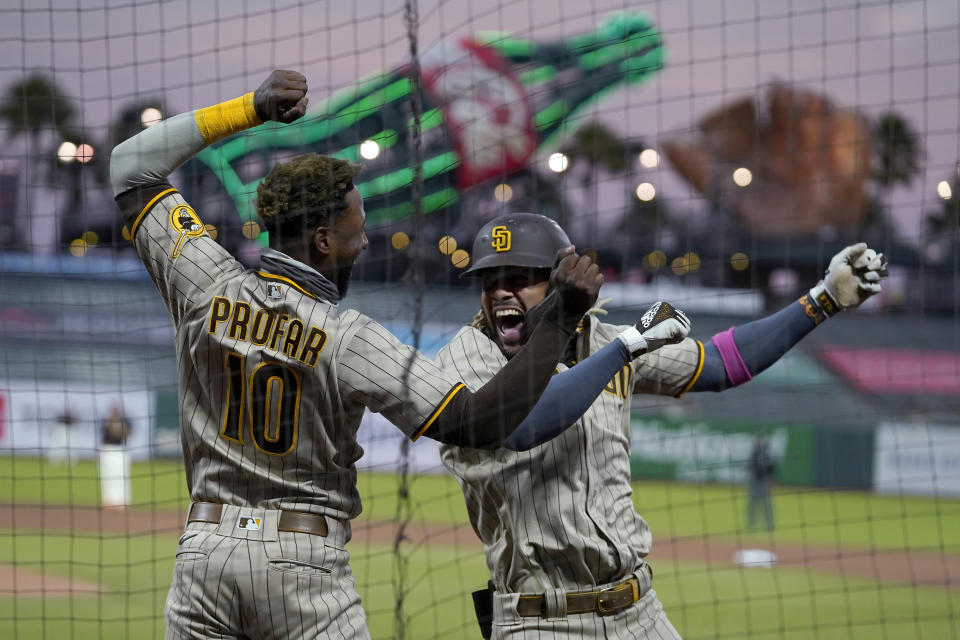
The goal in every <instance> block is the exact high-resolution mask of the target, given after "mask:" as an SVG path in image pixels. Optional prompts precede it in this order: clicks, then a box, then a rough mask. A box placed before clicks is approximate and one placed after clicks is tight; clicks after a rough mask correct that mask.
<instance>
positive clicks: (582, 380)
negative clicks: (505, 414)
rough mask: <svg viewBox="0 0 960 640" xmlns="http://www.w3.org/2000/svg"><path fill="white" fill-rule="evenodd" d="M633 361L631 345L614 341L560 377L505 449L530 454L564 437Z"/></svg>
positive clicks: (513, 434)
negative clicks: (545, 444) (622, 369)
mask: <svg viewBox="0 0 960 640" xmlns="http://www.w3.org/2000/svg"><path fill="white" fill-rule="evenodd" d="M629 362H630V352H629V351H627V346H626V345H625V344H623V342H622V341H620V340H619V339H614V340H611V341H610V343H609V344H607V345H606V346H605V347H603V348H602V349H600V351H597V352H596V353H594V354H593V355H591V356H590V357H589V358H585V359H584V360H583V361H582V362H579V363H577V365H576V366H574V367H571V368H569V369H567V370H566V371H564V372H563V373H558V374H556V375H555V376H553V377H552V378H551V379H550V382H549V384H547V388H546V390H544V392H543V395H541V396H540V399H539V400H538V401H537V404H536V405H534V407H533V409H531V410H530V413H529V414H527V417H526V418H524V419H523V422H521V423H520V426H518V427H517V429H516V431H514V432H513V433H512V434H511V435H510V437H509V438H507V440H506V442H504V444H503V446H504V447H506V448H507V449H512V450H514V451H526V450H528V449H532V448H533V447H535V446H537V445H538V444H542V443H544V442H547V441H548V440H551V439H553V438H554V437H556V436H558V435H560V433H562V432H563V431H564V430H565V429H567V428H568V427H570V426H571V425H572V424H574V423H575V422H576V421H577V420H579V419H580V416H582V415H583V414H584V412H585V411H586V410H587V409H589V408H590V405H591V404H593V401H594V400H596V399H597V396H598V395H600V393H601V392H602V391H603V388H604V387H606V386H607V383H608V382H610V379H611V378H613V376H614V375H616V373H617V371H619V370H620V369H621V368H622V367H623V366H624V365H626V364H629Z"/></svg>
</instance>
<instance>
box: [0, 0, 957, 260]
mask: <svg viewBox="0 0 960 640" xmlns="http://www.w3.org/2000/svg"><path fill="white" fill-rule="evenodd" d="M20 2H21V4H22V5H23V6H29V7H32V6H34V5H35V3H30V2H27V1H26V0H20ZM11 4H12V3H9V2H8V3H5V5H6V6H10V5H11ZM44 4H49V7H43V8H38V9H29V10H20V9H16V8H13V9H7V8H2V9H0V61H2V63H0V87H2V86H6V85H8V84H10V83H11V82H13V81H15V80H16V79H17V78H18V77H19V76H20V75H22V74H23V73H24V72H25V71H31V70H49V69H52V70H53V73H54V74H55V77H56V79H57V81H58V82H59V83H60V84H61V85H62V86H63V87H64V88H65V89H66V90H67V91H68V92H69V93H70V94H71V95H72V96H73V97H74V98H76V99H77V101H78V106H79V107H80V111H81V113H82V124H83V126H84V127H86V128H87V129H91V130H94V131H96V132H97V133H102V132H103V128H104V127H105V125H106V123H107V122H108V121H109V119H110V118H111V117H112V116H113V115H114V114H115V113H117V112H118V111H119V110H120V109H121V108H122V107H123V105H124V104H126V103H127V102H129V101H130V100H131V99H134V98H137V97H148V96H153V95H157V94H160V93H165V94H166V96H167V99H168V103H169V104H170V105H171V107H173V108H174V109H175V110H186V109H188V108H192V107H196V106H202V105H206V104H210V103H212V102H215V101H218V100H221V99H226V98H229V97H233V96H235V95H239V94H241V93H243V92H245V91H248V90H250V89H252V88H254V87H255V86H256V85H257V84H258V83H259V81H260V80H261V79H262V78H263V77H264V75H265V72H266V71H268V70H269V69H271V68H275V67H287V68H295V69H299V70H302V71H303V72H304V73H305V74H306V75H307V77H308V79H309V81H310V85H311V94H310V95H311V97H312V98H313V99H314V101H315V102H318V101H319V100H321V99H322V98H323V97H324V96H325V95H327V94H329V92H330V91H332V90H335V89H338V88H341V87H344V86H347V85H349V84H350V83H351V82H353V81H354V79H355V78H358V77H360V76H363V75H365V74H368V73H371V72H373V71H376V70H377V69H381V68H385V67H394V66H396V65H397V64H398V63H399V62H401V61H403V60H405V59H406V56H407V46H408V45H407V40H406V36H405V30H404V21H403V3H402V2H401V1H400V0H381V1H372V0H363V1H358V2H353V3H348V2H342V1H323V2H313V3H304V4H305V6H301V5H300V3H297V2H291V1H288V0H275V1H274V2H273V3H271V4H270V5H267V3H250V2H247V3H240V2H235V1H229V0H221V1H219V2H215V1H211V2H187V1H186V0H174V1H171V2H163V3H160V2H138V3H137V6H136V8H134V7H131V6H130V2H129V0H122V1H118V2H114V1H113V0H106V1H102V2H99V3H92V2H87V3H82V4H84V5H85V8H84V9H83V10H80V11H78V10H77V6H78V3H77V2H76V1H75V0H51V1H50V2H49V3H44ZM824 5H826V7H827V8H824ZM244 6H246V7H247V8H248V12H247V14H246V15H244V11H243V7H244ZM268 6H269V7H272V8H270V9H261V7H268ZM50 7H52V8H50ZM625 9H629V10H631V11H635V10H642V11H645V12H647V13H649V14H650V15H651V16H652V17H653V19H654V21H655V22H656V23H657V24H658V25H659V26H660V28H661V29H662V31H663V33H664V41H665V46H666V51H667V68H665V69H664V70H663V71H662V72H661V73H660V74H659V76H658V77H656V78H655V79H653V80H652V81H650V82H648V83H647V84H645V85H643V86H640V87H632V88H627V89H625V90H621V91H618V92H617V93H615V94H613V95H612V96H610V97H608V98H607V99H606V100H604V101H603V102H602V103H601V105H600V107H599V108H598V112H597V115H598V116H599V117H600V118H602V119H604V120H605V121H607V122H609V123H613V124H615V125H616V127H617V128H618V130H620V131H621V132H622V133H624V134H626V135H630V136H640V137H642V138H643V139H644V140H646V141H648V142H649V143H654V144H656V143H657V142H658V140H660V139H661V138H662V137H664V136H666V135H668V134H670V133H673V132H677V131H684V130H689V129H690V127H691V126H692V124H693V123H694V122H695V121H696V119H697V118H699V117H701V116H703V115H704V114H705V113H707V112H708V111H709V110H711V109H713V108H715V107H717V106H719V105H720V104H722V103H723V102H724V101H725V100H728V99H730V98H733V97H737V96H741V95H743V94H751V93H758V94H759V93H760V90H762V88H763V87H764V86H765V85H766V83H768V82H770V81H772V80H774V79H779V80H784V81H788V82H793V83H797V84H799V85H802V86H804V87H806V88H809V89H813V90H816V91H821V92H825V93H827V94H829V95H830V96H832V97H833V98H834V99H835V100H836V101H837V102H838V103H839V104H841V105H846V106H854V107H858V108H860V109H861V110H862V111H864V112H865V113H866V114H868V115H871V114H876V113H879V112H882V111H885V110H889V109H894V110H897V111H899V112H901V113H902V114H904V115H905V116H906V117H907V118H908V119H909V120H910V122H911V123H912V124H913V125H914V126H915V127H916V128H917V130H918V131H919V133H920V135H921V138H922V144H923V146H924V148H925V149H926V157H925V162H924V164H923V170H922V173H921V175H920V176H919V177H918V178H917V179H916V181H915V183H914V185H913V187H912V188H910V189H900V190H898V191H897V192H896V193H895V194H894V197H893V201H892V202H893V205H894V207H895V210H896V212H897V213H896V220H897V224H898V226H899V229H900V231H901V233H903V234H904V236H905V237H906V238H907V240H908V241H910V240H915V239H916V238H917V236H918V235H919V234H920V232H921V228H920V213H921V212H923V211H925V210H929V209H932V208H933V207H935V206H937V205H938V202H939V201H938V196H937V194H936V185H937V183H938V182H939V181H940V180H951V179H952V178H953V177H954V176H955V175H956V170H957V168H956V163H957V159H958V152H957V150H958V148H960V118H958V114H960V15H958V11H960V10H958V3H957V2H956V0H926V1H916V2H911V1H903V2H896V3H888V2H872V1H865V0H861V1H853V0H830V1H828V2H823V1H822V0H817V1H813V0H794V1H792V2H791V1H787V0H764V1H763V2H756V1H755V0H724V1H719V0H718V1H712V0H710V1H707V0H692V1H690V2H679V1H677V0H670V1H663V2H623V1H622V0H621V1H619V2H617V1H613V0H609V1H607V0H562V1H557V0H522V1H516V2H510V1H508V0H470V1H463V0H445V1H441V0H423V1H421V2H420V13H421V18H422V26H421V29H420V33H419V39H420V43H421V47H429V46H430V44H431V43H434V42H436V41H437V40H438V39H439V38H441V37H442V36H449V35H457V34H466V33H470V32H474V31H479V30H503V31H511V32H513V33H516V34H519V35H522V36H524V37H530V38H544V39H546V38H556V37H566V36H570V35H574V34H577V33H582V32H584V31H587V30H590V29H592V28H593V26H594V25H595V24H596V23H598V22H599V21H601V20H602V18H603V16H604V15H605V14H607V13H608V12H609V11H615V10H625ZM11 153H15V152H12V151H11V149H8V150H7V151H6V152H5V153H4V154H0V155H6V156H7V157H9V156H10V155H11ZM648 175H649V180H650V181H651V182H653V183H654V184H655V185H657V187H658V193H659V195H660V196H662V197H665V198H670V199H672V200H673V201H674V203H675V205H676V206H677V207H678V208H686V209H697V208H699V206H700V201H699V196H696V195H695V194H694V193H692V192H691V190H690V189H689V188H687V187H686V186H685V185H684V184H682V183H681V182H680V181H679V180H678V179H677V178H676V177H675V176H674V174H673V171H672V170H671V169H670V168H669V167H667V166H665V165H661V167H660V168H658V169H656V170H653V171H651V172H649V174H648Z"/></svg>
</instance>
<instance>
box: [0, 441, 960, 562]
mask: <svg viewBox="0 0 960 640" xmlns="http://www.w3.org/2000/svg"><path fill="white" fill-rule="evenodd" d="M357 484H358V487H359V489H360V495H361V496H362V497H363V513H362V514H361V516H360V517H361V519H370V520H389V519H392V518H394V517H395V516H396V514H397V507H398V500H397V476H396V475H395V474H390V473H361V474H359V477H358V481H357ZM633 486H634V496H633V498H634V503H635V504H636V505H637V509H638V510H639V511H640V513H641V514H643V516H644V517H645V518H646V519H647V521H648V522H649V523H650V525H651V528H652V529H653V532H654V535H655V536H656V537H671V536H722V537H728V538H734V537H735V538H738V539H744V540H747V541H750V540H757V541H764V542H769V541H770V540H771V537H772V539H773V540H775V541H780V542H789V543H807V544H815V545H816V544H822V545H830V546H833V545H838V544H839V545H850V546H857V547H865V548H870V549H936V550H942V551H946V552H951V553H955V552H958V551H960V535H958V534H956V532H957V531H960V500H957V499H952V498H917V497H900V496H880V495H874V494H870V493H866V492H861V491H839V490H822V489H804V488H797V487H780V488H778V489H777V490H776V495H775V498H774V511H775V512H776V519H777V529H776V531H775V532H774V533H773V534H772V536H771V535H770V534H766V533H749V532H747V531H745V522H744V520H745V511H746V502H745V499H746V496H745V489H744V488H743V487H740V486H723V485H695V484H682V483H672V482H663V481H650V480H640V481H637V482H634V485H633ZM409 491H410V495H411V497H412V504H411V508H412V513H411V517H412V518H413V519H414V520H418V521H423V522H431V523H438V524H466V523H467V515H466V508H465V507H464V504H463V498H462V497H461V494H460V488H459V486H458V485H457V482H456V480H454V478H453V477H452V476H450V475H447V474H444V475H414V476H411V479H410V485H409ZM99 492H100V485H99V479H98V477H97V469H96V464H95V463H93V462H90V461H85V462H79V463H77V464H76V465H74V466H65V465H51V464H49V463H48V462H46V461H45V460H42V459H37V458H24V457H17V456H0V502H3V503H13V502H19V503H30V504H69V505H77V506H80V505H97V504H99V500H100V493H99ZM132 493H133V499H134V502H135V503H136V505H137V507H138V508H151V509H153V508H160V509H185V508H186V505H187V502H188V500H187V495H186V482H185V480H184V472H183V464H182V463H180V462H174V461H166V460H164V461H154V462H148V463H138V464H134V465H133V491H132Z"/></svg>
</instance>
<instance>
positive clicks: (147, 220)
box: [110, 71, 602, 638]
mask: <svg viewBox="0 0 960 640" xmlns="http://www.w3.org/2000/svg"><path fill="white" fill-rule="evenodd" d="M306 91H307V84H306V79H305V78H304V77H303V76H302V75H300V74H299V73H296V72H293V71H275V72H273V73H272V74H271V75H270V77H269V78H267V80H266V81H265V82H264V83H263V84H262V85H261V86H260V87H259V88H258V89H257V90H256V91H255V92H251V93H248V94H247V95H245V96H243V97H241V98H238V99H236V100H231V101H228V102H225V103H221V104H218V105H215V106H213V107H208V108H205V109H198V110H196V111H191V112H188V113H184V114H180V115H177V116H175V117H173V118H170V119H169V120H166V121H164V122H161V123H159V124H157V125H155V126H153V127H151V128H149V129H146V130H144V131H143V132H141V133H140V134H138V135H137V136H135V137H133V138H131V139H129V140H127V141H125V142H123V143H121V144H120V145H118V146H117V147H116V148H115V149H114V151H113V155H112V157H111V165H110V169H111V181H112V185H113V189H114V192H115V193H116V195H117V203H118V205H119V207H120V209H121V211H122V213H123V216H124V219H125V221H126V223H127V225H128V229H129V232H130V235H131V237H132V241H133V244H134V246H135V247H136V250H137V252H138V254H139V255H140V257H141V259H142V260H143V263H144V266H145V267H146V269H147V271H148V273H149V274H150V277H151V278H152V280H153V281H154V283H155V285H156V287H157V290H158V291H159V293H160V296H161V297H162V298H163V301H164V303H165V306H166V308H167V310H168V312H169V313H170V316H171V318H172V320H173V324H174V327H175V332H176V352H177V365H178V375H179V403H180V433H181V440H182V445H183V453H184V460H185V463H186V473H187V486H188V488H189V491H190V497H191V499H192V501H193V502H192V504H191V507H190V510H189V512H188V514H187V524H186V529H185V531H184V534H183V536H182V537H181V538H180V542H179V545H178V548H177V559H176V563H175V567H174V575H173V583H172V585H171V587H170V592H169V595H168V597H167V603H166V607H165V617H166V621H167V638H199V637H204V638H213V637H215V638H301V637H311V638H312V637H324V638H366V637H369V633H368V631H367V628H366V619H365V615H364V612H363V609H362V607H361V604H360V598H359V596H358V595H357V592H356V589H355V585H354V579H353V576H352V573H351V570H350V567H349V563H348V561H349V555H348V553H347V551H346V550H345V545H346V543H347V541H348V540H349V539H350V519H351V518H353V517H355V516H356V515H357V514H358V513H359V512H360V498H359V496H358V494H357V487H356V469H355V466H354V463H355V462H356V460H357V459H358V458H360V456H361V455H362V454H363V451H362V449H361V448H360V447H359V446H358V444H357V441H356V431H357V428H358V426H359V423H360V419H361V416H362V415H363V412H364V409H365V408H370V409H371V410H373V411H377V412H380V413H382V414H383V415H384V416H385V417H387V418H388V419H389V420H390V421H392V422H393V423H394V424H395V425H396V426H397V427H399V428H400V429H401V430H402V431H403V432H404V433H405V434H407V435H408V436H409V437H410V438H411V439H414V440H415V439H417V438H419V437H421V436H427V437H429V438H434V439H436V440H439V441H441V442H446V443H449V444H456V445H459V446H464V447H469V448H470V449H471V450H474V449H476V450H483V449H487V448H495V447H498V446H501V445H503V444H505V440H506V439H507V438H508V437H510V436H511V434H512V433H517V432H519V435H517V437H518V438H521V440H523V441H527V440H530V441H536V442H539V441H542V440H543V439H544V438H546V437H551V436H552V431H553V430H557V429H562V427H563V426H567V425H569V424H571V423H572V422H573V421H574V420H575V419H576V417H578V416H579V415H580V413H582V411H583V410H585V409H586V408H587V406H588V403H583V404H582V406H579V407H575V406H570V407H567V413H564V412H558V411H554V410H553V408H551V407H549V405H544V404H542V403H541V404H537V405H536V406H535V407H534V403H535V402H536V399H537V398H538V397H539V395H540V394H541V393H542V392H543V390H544V388H545V387H546V385H547V383H548V381H549V380H550V379H551V377H553V373H554V365H555V362H556V361H557V359H558V358H559V357H560V356H561V354H562V351H563V348H564V345H565V344H566V343H567V342H568V341H569V339H570V337H571V336H572V335H573V333H574V331H575V330H576V327H577V323H578V322H579V318H580V317H581V316H582V314H583V313H584V312H585V311H586V310H587V309H589V308H590V306H591V305H593V303H594V302H595V300H596V296H597V292H598V290H599V287H600V284H601V283H602V276H601V275H600V274H599V271H598V269H597V268H596V266H595V265H592V264H591V262H590V260H589V259H587V258H583V257H580V256H577V255H576V253H574V250H573V247H570V246H568V247H564V248H562V249H561V250H559V251H558V252H557V255H556V256H555V261H554V268H553V269H552V273H551V276H550V279H551V283H552V286H554V287H555V288H556V290H557V291H558V296H557V298H556V300H555V301H553V302H552V303H551V304H547V305H545V306H544V308H542V314H541V316H542V317H541V319H540V321H539V322H538V323H537V326H536V329H534V330H533V331H532V335H531V337H530V340H529V342H528V344H527V347H526V348H525V349H524V350H522V352H521V353H520V354H518V355H517V357H516V358H514V361H513V362H511V364H510V366H508V367H504V368H503V370H502V371H501V372H500V374H498V375H497V376H495V377H492V378H491V379H490V381H489V382H488V383H486V384H482V385H477V386H474V388H472V389H467V388H466V387H465V385H464V383H463V382H461V381H460V380H459V379H458V378H457V377H456V376H455V375H453V374H451V373H449V372H448V371H445V370H443V369H442V368H441V367H439V366H438V365H437V363H436V362H434V361H433V360H430V359H428V358H426V357H424V356H422V355H420V354H419V353H417V352H416V351H415V350H413V349H412V348H410V347H408V346H406V345H404V344H402V343H401V342H399V341H398V340H397V339H396V338H395V337H394V336H393V335H391V334H390V333H389V332H388V331H387V330H385V329H384V328H383V327H382V326H380V325H379V324H378V323H376V322H374V321H373V320H371V319H370V318H367V317H365V316H363V315H361V314H360V313H358V312H356V311H354V310H351V309H346V308H343V307H340V306H338V303H339V301H340V299H341V298H342V296H343V294H344V293H345V291H346V289H347V284H348V281H349V276H350V269H351V266H352V265H353V263H354V261H355V260H356V258H357V257H358V255H359V254H360V252H361V251H362V250H364V249H365V248H366V246H367V239H366V236H365V234H364V221H365V215H364V211H363V201H362V197H361V195H360V194H359V192H358V191H357V189H355V188H354V187H353V177H354V175H356V173H357V172H358V171H359V169H360V167H359V166H358V165H353V164H351V163H348V162H345V161H342V160H336V159H333V158H328V157H324V156H319V155H317V154H305V155H301V156H297V157H296V158H294V159H292V160H290V161H289V162H285V163H278V164H277V165H276V166H275V167H274V168H273V170H272V171H271V172H270V174H269V175H268V176H267V177H266V178H265V180H264V181H263V183H262V184H261V185H260V186H259V189H258V194H257V196H258V208H259V213H260V215H261V218H262V219H263V221H264V224H265V225H266V228H267V229H268V231H269V233H270V248H269V249H266V250H264V252H263V255H262V257H261V262H260V267H259V269H254V270H246V269H244V267H243V266H242V265H241V264H240V263H239V262H237V261H236V260H235V259H234V258H233V257H232V256H231V255H230V254H229V253H228V252H227V251H225V250H224V249H223V248H222V247H221V246H220V245H219V244H217V243H216V242H215V241H214V240H213V239H212V238H211V237H210V236H209V235H208V233H207V232H206V230H205V227H204V224H203V222H202V221H201V219H200V217H199V216H198V215H197V213H196V212H195V211H194V209H193V208H192V207H191V206H190V205H189V204H188V203H187V202H186V201H185V200H184V198H183V197H182V196H181V195H180V193H179V192H178V191H177V190H176V189H175V188H173V187H172V186H171V185H170V184H169V183H168V182H167V176H168V175H169V174H170V173H171V172H172V171H173V170H174V169H176V168H177V167H178V166H179V165H180V164H182V163H183V162H185V161H186V160H188V159H189V158H190V157H192V156H193V155H194V154H196V153H198V152H199V151H200V150H202V149H203V148H204V147H206V146H207V145H208V144H210V143H212V142H214V141H215V140H218V139H220V138H222V137H224V136H228V135H230V134H232V133H235V132H238V131H241V130H243V129H246V128H249V127H253V126H255V125H258V124H260V123H261V122H263V121H266V120H276V121H279V122H281V123H286V122H292V121H293V120H296V119H297V118H299V117H301V116H302V115H303V114H304V112H305V109H306V103H307V99H306V96H305V94H306ZM514 365H515V366H514ZM407 372H409V374H408V375H407ZM569 380H570V381H571V382H566V383H565V384H571V383H572V384H576V381H575V378H573V377H571V378H569ZM595 386H599V385H595ZM597 393H599V390H598V391H597ZM532 407H533V409H532V410H531V408H532ZM577 411H579V412H580V413H576V412H577ZM554 415H556V416H558V417H551V416H554ZM515 429H516V431H515ZM507 444H509V443H507Z"/></svg>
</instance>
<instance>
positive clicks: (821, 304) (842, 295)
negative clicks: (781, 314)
mask: <svg viewBox="0 0 960 640" xmlns="http://www.w3.org/2000/svg"><path fill="white" fill-rule="evenodd" d="M886 277H887V258H886V256H884V255H883V254H882V253H877V252H876V251H874V250H873V249H871V248H869V247H868V246H867V244H866V243H865V242H858V243H857V244H852V245H850V246H849V247H846V248H845V249H843V250H842V251H841V252H840V253H838V254H837V255H835V256H833V258H832V259H831V260H830V266H828V267H827V272H826V273H825V274H824V276H823V280H821V281H820V282H818V283H817V284H816V286H814V287H813V288H812V289H810V293H809V300H810V302H811V303H812V304H814V305H815V306H816V307H817V311H818V312H819V313H820V314H822V316H823V317H830V316H832V315H834V314H835V313H837V312H839V311H841V310H843V309H849V308H850V307H858V306H860V305H861V304H862V303H863V302H864V301H865V300H866V299H867V298H869V297H870V296H872V295H874V294H876V293H880V282H881V281H882V280H883V279H884V278H886Z"/></svg>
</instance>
